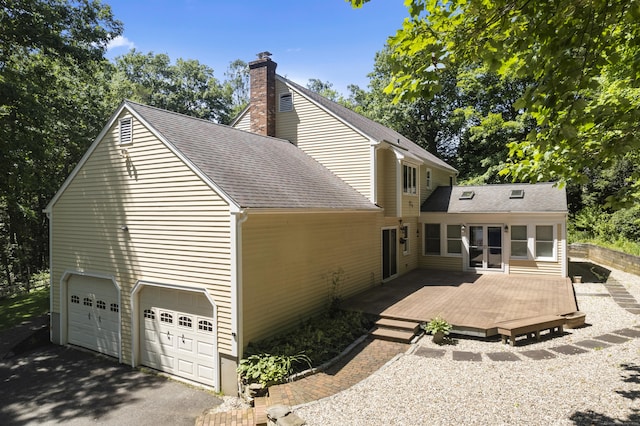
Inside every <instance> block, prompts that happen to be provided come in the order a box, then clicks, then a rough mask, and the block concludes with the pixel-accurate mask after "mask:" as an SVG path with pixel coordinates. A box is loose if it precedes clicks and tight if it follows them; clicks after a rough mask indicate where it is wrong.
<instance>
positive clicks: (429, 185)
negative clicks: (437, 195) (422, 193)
mask: <svg viewBox="0 0 640 426" xmlns="http://www.w3.org/2000/svg"><path fill="white" fill-rule="evenodd" d="M431 173H432V171H431V169H427V171H426V172H425V176H426V178H427V180H426V185H427V189H431V185H433V182H432V179H431Z"/></svg>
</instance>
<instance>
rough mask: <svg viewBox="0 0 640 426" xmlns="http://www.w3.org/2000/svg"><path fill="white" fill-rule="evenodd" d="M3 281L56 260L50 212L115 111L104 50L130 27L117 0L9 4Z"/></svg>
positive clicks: (0, 148)
mask: <svg viewBox="0 0 640 426" xmlns="http://www.w3.org/2000/svg"><path fill="white" fill-rule="evenodd" d="M0 22H2V37H0V140H1V141H2V143H1V144H0V158H2V162H0V176H2V179H0V271H1V272H0V273H1V274H2V276H1V279H0V282H2V283H3V284H4V285H8V286H13V285H14V284H15V283H16V282H18V283H23V284H25V283H27V282H28V280H29V277H30V276H31V274H32V273H33V272H35V271H37V270H41V269H44V268H45V267H46V266H47V265H46V264H47V260H48V249H49V245H48V242H47V235H48V232H47V220H46V218H45V217H44V214H43V213H42V210H43V209H44V208H45V207H46V205H47V203H48V201H49V200H50V199H51V198H52V197H53V194H54V193H55V191H56V190H57V189H58V188H59V187H60V185H61V183H62V182H63V181H64V179H65V178H66V176H68V174H69V173H70V171H71V169H72V168H73V166H74V165H75V164H76V162H77V161H78V159H79V158H80V157H81V155H82V153H84V151H85V150H86V148H87V147H88V146H89V144H90V142H91V140H92V139H93V138H94V137H95V135H96V134H97V133H98V132H99V129H100V127H101V126H102V124H103V123H104V121H105V120H106V118H107V117H108V114H109V112H108V109H109V108H108V107H106V104H105V102H104V99H105V96H104V94H105V93H106V90H107V84H106V80H105V79H104V72H105V68H106V65H105V64H106V61H105V60H104V59H103V54H104V51H105V48H106V45H107V43H108V42H109V41H110V40H111V39H113V38H115V37H116V36H118V35H119V34H121V32H122V24H121V23H120V22H118V21H116V20H115V19H114V18H113V16H112V14H111V10H110V8H109V7H108V6H105V5H102V4H100V3H99V2H74V1H67V0H48V1H44V0H32V1H24V0H10V1H5V2H3V3H2V6H1V7H0Z"/></svg>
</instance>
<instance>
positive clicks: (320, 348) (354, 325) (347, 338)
mask: <svg viewBox="0 0 640 426" xmlns="http://www.w3.org/2000/svg"><path fill="white" fill-rule="evenodd" d="M372 324H373V322H372V320H371V319H370V318H368V317H366V316H365V315H364V314H362V313H360V312H347V311H337V312H331V313H329V312H325V313H324V314H322V315H319V316H317V317H314V318H311V319H309V320H306V321H303V322H302V323H300V325H299V326H298V327H297V328H296V329H294V330H291V331H288V332H286V333H282V334H278V335H276V336H273V337H270V338H268V339H264V340H261V341H258V342H250V343H249V345H248V346H247V350H246V351H245V356H246V358H245V359H243V360H242V361H240V365H241V366H242V365H243V363H244V364H247V363H251V364H260V367H257V366H256V367H255V369H259V370H261V371H271V370H270V368H271V365H277V364H278V363H283V362H284V360H282V359H279V358H278V357H285V358H288V359H291V360H292V361H296V362H291V364H290V365H291V367H292V370H291V372H290V373H287V374H286V375H285V377H286V376H287V375H290V374H292V373H297V372H299V371H302V370H303V369H305V368H307V366H306V365H305V363H304V362H298V361H300V360H298V359H295V358H296V357H301V356H303V357H304V361H308V363H309V364H310V365H313V366H319V365H322V364H323V363H325V362H327V361H329V360H331V359H333V358H334V357H335V356H337V355H339V354H340V353H341V352H342V351H343V350H344V349H345V348H346V347H347V346H349V344H351V343H352V342H353V341H354V340H355V339H357V338H358V337H360V336H362V335H363V334H365V333H366V332H367V331H368V330H369V328H371V325H372ZM249 360H251V361H249ZM276 370H277V371H281V370H282V368H280V367H279V368H277V369H276ZM244 371H245V370H242V372H244ZM252 371H254V370H252ZM239 372H240V373H241V375H242V372H241V371H240V370H239ZM271 376H278V374H276V373H271V372H270V373H268V374H266V375H265V380H266V379H269V380H270V379H271Z"/></svg>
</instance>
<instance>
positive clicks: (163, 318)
mask: <svg viewBox="0 0 640 426" xmlns="http://www.w3.org/2000/svg"><path fill="white" fill-rule="evenodd" d="M160 322H166V323H167V324H173V315H171V314H170V313H168V312H161V313H160Z"/></svg>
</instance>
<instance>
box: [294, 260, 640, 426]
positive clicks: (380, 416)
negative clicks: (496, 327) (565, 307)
mask: <svg viewBox="0 0 640 426" xmlns="http://www.w3.org/2000/svg"><path fill="white" fill-rule="evenodd" d="M610 278H612V279H615V280H617V281H618V282H619V283H621V284H623V285H624V286H625V288H626V289H627V291H628V292H629V293H630V294H631V295H633V296H634V297H635V298H636V300H639V301H640V277H638V276H635V275H631V274H627V273H624V272H621V271H616V270H612V273H611V276H610ZM575 288H576V293H577V298H578V305H579V307H580V310H581V311H583V312H586V314H587V317H586V320H587V324H588V326H586V327H583V328H580V329H574V330H566V333H565V335H564V336H562V337H555V338H551V339H543V341H541V342H539V343H533V344H523V343H520V342H519V346H516V347H511V346H508V345H502V344H501V343H500V342H499V340H496V341H481V340H473V339H467V338H461V339H453V341H452V342H451V344H449V345H444V346H437V345H434V344H433V343H432V342H431V339H430V338H429V337H427V338H423V339H421V340H420V341H419V342H418V343H417V344H416V345H414V347H413V348H412V349H411V350H410V351H408V352H407V353H406V354H404V355H403V356H400V357H399V358H398V359H396V360H395V362H393V363H391V364H389V365H387V366H386V367H384V368H382V369H380V370H379V371H378V372H377V373H375V374H374V375H372V376H370V377H369V378H367V379H366V380H364V381H362V382H360V383H358V384H357V385H355V386H353V387H352V388H350V389H348V390H346V391H343V392H340V393H338V394H336V395H333V396H331V397H328V398H325V399H322V400H320V401H316V402H313V403H310V404H307V405H304V406H299V407H295V410H294V411H295V412H296V414H298V415H299V416H300V417H302V418H303V419H305V420H306V421H307V424H308V425H309V426H313V425H323V426H326V425H345V424H348V425H372V424H376V425H417V424H429V425H452V424H464V425H485V424H492V425H513V424H533V425H543V424H544V425H575V424H578V425H591V424H616V425H618V424H625V425H626V424H640V338H631V339H629V340H627V341H625V342H623V343H613V344H610V345H609V346H607V344H605V343H603V344H602V345H599V344H598V345H596V347H595V348H593V349H586V352H585V353H581V354H576V355H564V354H561V353H557V352H553V354H554V357H553V358H552V359H545V360H534V359H530V358H528V357H527V356H523V352H526V351H532V350H549V349H550V348H555V347H559V346H561V345H572V344H574V343H576V342H581V341H584V340H586V339H592V338H594V337H598V336H602V335H604V334H607V333H611V332H613V331H615V330H620V329H623V328H629V327H631V328H634V327H636V326H639V325H640V315H634V314H632V313H629V312H627V311H626V310H624V309H623V308H621V307H620V306H619V305H618V304H617V303H615V302H614V301H613V299H612V298H611V296H610V295H609V293H608V291H607V290H606V289H605V287H604V285H603V284H593V283H584V284H576V286H575ZM635 330H638V328H635ZM429 349H439V350H443V349H444V351H445V353H444V354H443V355H441V356H438V357H436V358H429V357H426V356H423V355H421V354H424V353H425V352H429ZM463 351H467V352H473V353H479V354H481V355H480V356H481V361H480V362H478V361H459V360H454V359H453V353H454V352H463ZM509 352H512V353H513V354H512V355H514V356H511V355H506V358H512V359H516V361H494V360H492V358H490V357H489V356H488V355H487V354H491V355H495V353H509Z"/></svg>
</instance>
